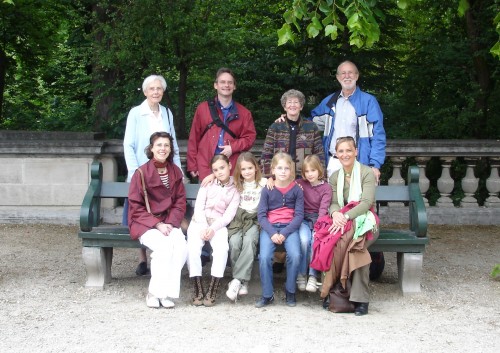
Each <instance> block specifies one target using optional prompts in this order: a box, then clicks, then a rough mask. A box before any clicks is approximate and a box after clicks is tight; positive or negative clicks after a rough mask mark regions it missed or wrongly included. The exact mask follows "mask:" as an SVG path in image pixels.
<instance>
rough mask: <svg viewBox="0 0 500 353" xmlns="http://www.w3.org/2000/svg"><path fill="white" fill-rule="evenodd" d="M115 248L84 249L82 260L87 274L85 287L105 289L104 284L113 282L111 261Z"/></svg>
mask: <svg viewBox="0 0 500 353" xmlns="http://www.w3.org/2000/svg"><path fill="white" fill-rule="evenodd" d="M112 257H113V248H96V247H86V246H84V247H83V248H82V258H83V263H84V264H85V271H86V272H87V282H86V283H85V287H87V288H96V289H103V288H104V283H109V282H110V281H111V261H112Z"/></svg>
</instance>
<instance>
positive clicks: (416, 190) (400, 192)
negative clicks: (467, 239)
mask: <svg viewBox="0 0 500 353" xmlns="http://www.w3.org/2000/svg"><path fill="white" fill-rule="evenodd" d="M418 181H419V169H418V167H416V166H410V167H409V168H408V185H380V186H378V187H377V189H376V194H375V199H376V200H377V212H378V211H379V206H380V203H383V202H405V203H406V204H408V206H409V208H410V212H409V223H410V229H411V230H413V231H414V232H415V233H416V234H417V236H422V237H423V236H426V234H427V214H426V212H425V205H424V201H423V198H422V195H421V193H420V187H419V184H418ZM129 186H130V184H129V183H126V182H103V181H102V165H101V163H100V162H97V161H94V162H93V163H92V166H91V181H90V185H89V189H88V190H87V193H86V195H85V198H84V200H83V203H82V208H81V210H80V228H81V229H82V230H84V231H85V230H87V231H89V230H90V229H91V228H92V227H93V226H96V225H98V222H99V219H100V206H101V202H100V199H101V198H126V197H127V196H128V190H129ZM185 187H186V198H187V200H188V201H194V200H196V196H197V194H198V189H199V187H200V185H199V184H185Z"/></svg>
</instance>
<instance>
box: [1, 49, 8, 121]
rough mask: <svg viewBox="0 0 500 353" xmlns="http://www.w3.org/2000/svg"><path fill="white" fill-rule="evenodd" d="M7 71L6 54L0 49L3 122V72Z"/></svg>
mask: <svg viewBox="0 0 500 353" xmlns="http://www.w3.org/2000/svg"><path fill="white" fill-rule="evenodd" d="M6 73H7V55H6V54H5V52H4V51H3V50H2V49H0V122H3V93H4V91H5V74H6Z"/></svg>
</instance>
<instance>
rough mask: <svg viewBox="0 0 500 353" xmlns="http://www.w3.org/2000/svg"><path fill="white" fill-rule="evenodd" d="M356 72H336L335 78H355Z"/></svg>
mask: <svg viewBox="0 0 500 353" xmlns="http://www.w3.org/2000/svg"><path fill="white" fill-rule="evenodd" d="M357 74H358V73H357V72H354V71H342V72H337V76H355V75H357Z"/></svg>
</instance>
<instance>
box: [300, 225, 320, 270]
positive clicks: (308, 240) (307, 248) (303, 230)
mask: <svg viewBox="0 0 500 353" xmlns="http://www.w3.org/2000/svg"><path fill="white" fill-rule="evenodd" d="M310 224H311V222H309V221H307V220H304V221H303V222H302V223H301V225H300V228H299V237H300V254H301V257H300V265H299V275H302V276H305V275H306V272H307V267H308V266H309V264H310V263H311V256H312V246H313V237H312V229H311V226H310ZM309 275H310V276H315V277H317V276H318V271H316V270H315V269H314V268H311V267H309Z"/></svg>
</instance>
